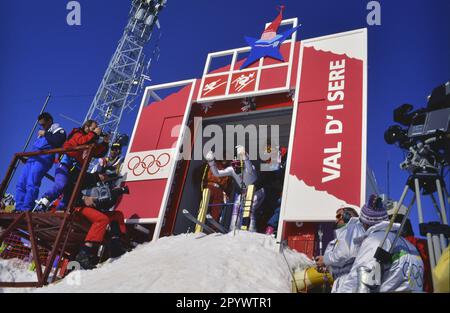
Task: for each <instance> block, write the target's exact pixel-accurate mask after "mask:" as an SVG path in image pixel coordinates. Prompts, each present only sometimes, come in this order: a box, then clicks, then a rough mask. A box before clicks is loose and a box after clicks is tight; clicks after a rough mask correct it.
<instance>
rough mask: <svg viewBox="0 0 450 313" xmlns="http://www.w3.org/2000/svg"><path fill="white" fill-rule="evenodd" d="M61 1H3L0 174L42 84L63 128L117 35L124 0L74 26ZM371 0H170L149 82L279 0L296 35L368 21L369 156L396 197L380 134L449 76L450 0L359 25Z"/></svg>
mask: <svg viewBox="0 0 450 313" xmlns="http://www.w3.org/2000/svg"><path fill="white" fill-rule="evenodd" d="M67 2H68V0H67V1H66V0H43V1H16V0H2V1H1V3H0V33H1V46H0V106H1V123H0V142H1V147H2V153H1V154H0V176H1V177H2V178H3V175H4V174H5V171H6V168H7V165H8V164H9V162H10V160H11V157H12V155H13V153H14V152H17V151H19V150H20V149H21V148H22V146H23V144H24V142H25V140H26V138H27V135H28V133H29V131H30V129H31V127H32V125H33V123H34V121H35V118H36V115H37V114H38V112H39V110H40V107H41V105H42V103H43V101H44V99H45V97H46V95H47V93H48V92H51V93H52V94H53V95H54V97H53V99H52V101H51V103H50V105H49V107H48V111H50V112H52V113H53V115H54V116H55V118H56V120H57V121H59V122H61V123H62V124H63V126H65V128H66V129H71V128H72V127H75V126H76V124H74V123H72V122H69V121H67V120H64V119H62V118H60V117H59V114H64V115H67V116H70V117H71V118H74V119H76V120H80V121H81V120H83V119H84V116H85V115H86V112H87V110H88V108H89V106H90V103H91V101H92V98H93V95H94V94H95V92H96V90H97V88H98V85H99V83H100V80H101V78H102V76H103V74H104V72H105V70H106V67H107V65H108V62H109V60H110V58H111V56H112V54H113V52H114V50H115V47H116V44H117V42H118V40H119V39H120V37H121V35H122V31H123V27H124V26H125V24H126V21H127V13H128V11H129V6H130V2H131V1H126V0H120V1H111V0H81V1H79V2H80V3H81V6H82V25H81V26H75V27H70V26H68V25H67V24H66V15H67V10H66V4H67ZM368 2H369V1H366V0H346V1H334V0H329V1H325V0H315V1H306V0H304V1H302V0H290V1H273V0H252V1H250V0H241V1H231V0H229V1H223V0H193V1H185V0H169V1H168V6H167V8H166V9H165V10H164V11H163V12H162V14H161V25H162V28H163V38H162V41H161V57H160V59H159V62H158V63H157V64H156V65H155V66H154V67H153V70H152V73H151V76H152V78H153V83H155V84H156V83H163V82H170V81H176V80H182V79H188V78H192V77H199V76H200V75H201V72H202V69H203V66H204V62H205V58H206V55H207V54H208V52H213V51H220V50H226V49H230V48H235V47H241V46H244V45H245V44H246V43H245V41H244V36H246V35H247V36H257V35H258V34H260V32H261V30H262V29H261V28H262V25H264V23H265V22H266V21H268V20H271V19H272V18H273V17H274V16H275V15H276V11H275V6H276V5H278V4H285V5H286V11H285V17H286V18H290V17H298V18H299V19H300V21H301V23H302V24H303V26H302V28H301V29H300V31H299V33H298V36H300V38H311V37H317V36H322V35H327V34H330V33H336V32H342V31H347V30H352V29H356V28H361V27H368V31H369V69H368V75H369V76H368V84H369V85H368V106H369V107H368V162H369V165H370V166H371V168H372V169H373V170H374V171H375V174H376V177H377V180H378V183H379V186H380V188H381V191H382V192H386V161H387V160H388V159H389V160H390V162H391V196H392V197H393V198H398V197H400V193H401V189H402V187H403V185H404V182H405V179H406V177H407V173H405V172H403V171H400V169H398V164H399V163H400V162H401V161H402V159H403V155H402V152H401V151H400V150H399V149H398V148H396V147H393V146H388V145H387V144H385V142H384V139H383V133H384V131H385V129H386V128H387V127H388V126H390V125H391V124H393V121H392V110H393V109H394V108H395V107H397V106H398V105H400V104H402V103H406V102H409V103H412V104H414V105H415V106H417V107H422V106H424V105H425V104H426V96H427V95H428V94H429V93H430V92H431V90H432V88H433V87H435V86H437V85H439V84H442V83H444V82H446V81H447V80H449V79H450V40H449V38H450V19H449V18H448V14H449V12H450V1H448V0H408V1H400V0H389V1H379V2H380V3H381V23H382V24H381V26H368V25H367V24H366V15H367V13H368V11H367V10H366V4H367V3H368ZM186 60H187V62H186ZM135 115H136V112H132V113H130V114H127V115H126V118H125V120H124V123H123V130H124V131H130V130H131V129H132V128H131V126H132V123H133V121H134V119H135ZM447 182H448V176H447ZM427 216H429V217H430V218H435V217H436V215H435V213H434V209H433V208H427ZM412 219H413V221H415V220H416V212H414V214H413V216H412ZM416 229H417V228H416Z"/></svg>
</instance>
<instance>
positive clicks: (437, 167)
mask: <svg viewBox="0 0 450 313" xmlns="http://www.w3.org/2000/svg"><path fill="white" fill-rule="evenodd" d="M394 121H395V122H397V123H398V124H401V125H402V126H406V128H404V127H402V126H400V125H393V126H391V127H389V128H388V130H386V132H385V133H384V139H385V141H386V142H387V143H388V144H398V146H399V147H400V148H401V149H404V150H407V151H408V153H407V156H406V159H405V161H404V162H402V163H401V164H400V167H401V168H402V169H404V170H408V171H410V172H411V173H413V174H415V173H417V172H434V173H439V172H440V171H441V170H442V169H443V168H445V167H447V166H449V164H450V82H447V83H446V84H443V85H440V86H438V87H436V88H435V89H434V90H433V92H432V93H431V95H430V96H429V97H428V103H427V107H425V108H421V109H418V110H415V111H413V106H412V105H411V104H403V105H401V106H400V107H398V108H397V109H395V110H394Z"/></svg>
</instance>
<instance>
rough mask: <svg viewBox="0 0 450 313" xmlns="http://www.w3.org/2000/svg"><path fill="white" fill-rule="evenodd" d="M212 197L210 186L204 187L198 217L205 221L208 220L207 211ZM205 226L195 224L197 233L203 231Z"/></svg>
mask: <svg viewBox="0 0 450 313" xmlns="http://www.w3.org/2000/svg"><path fill="white" fill-rule="evenodd" d="M210 197H211V191H210V190H209V189H208V188H205V189H203V193H202V201H201V202H200V208H199V209H198V216H197V219H198V220H199V221H200V222H202V223H204V222H205V220H206V213H207V212H208V205H209V198H210ZM202 231H203V227H201V226H200V225H195V233H196V234H198V233H201V232H202Z"/></svg>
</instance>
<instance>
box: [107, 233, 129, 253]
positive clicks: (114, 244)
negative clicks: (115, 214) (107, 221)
mask: <svg viewBox="0 0 450 313" xmlns="http://www.w3.org/2000/svg"><path fill="white" fill-rule="evenodd" d="M126 252H127V251H126V250H125V249H124V248H123V247H122V243H121V241H120V237H113V238H111V242H110V243H109V256H110V257H111V258H118V257H120V256H122V255H124V254H125V253H126Z"/></svg>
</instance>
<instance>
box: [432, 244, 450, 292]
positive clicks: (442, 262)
mask: <svg viewBox="0 0 450 313" xmlns="http://www.w3.org/2000/svg"><path fill="white" fill-rule="evenodd" d="M449 271H450V246H448V247H447V249H445V251H444V253H442V255H441V258H440V259H439V262H438V264H437V265H436V267H435V268H434V269H433V280H434V282H435V292H442V293H444V292H447V293H448V292H450V273H449Z"/></svg>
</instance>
